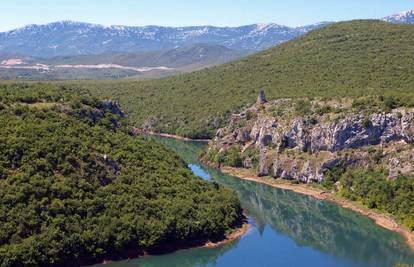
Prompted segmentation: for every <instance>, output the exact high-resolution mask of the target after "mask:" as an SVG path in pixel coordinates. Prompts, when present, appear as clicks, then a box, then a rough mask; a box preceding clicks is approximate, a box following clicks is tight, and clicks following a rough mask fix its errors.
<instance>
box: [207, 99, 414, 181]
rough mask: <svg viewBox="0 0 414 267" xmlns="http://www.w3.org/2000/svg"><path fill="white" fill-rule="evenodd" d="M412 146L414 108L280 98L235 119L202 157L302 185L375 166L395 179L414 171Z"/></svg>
mask: <svg viewBox="0 0 414 267" xmlns="http://www.w3.org/2000/svg"><path fill="white" fill-rule="evenodd" d="M413 144H414V108H408V107H404V108H403V107H400V108H393V107H391V108H390V107H387V106H385V108H382V109H381V108H377V109H368V108H367V107H362V108H361V107H358V106H357V105H355V101H354V102H352V101H351V100H349V99H341V100H336V101H322V100H312V101H311V100H305V99H301V100H291V99H279V100H274V101H270V102H266V103H265V102H259V101H258V103H256V104H255V105H254V106H252V107H249V108H247V109H245V110H243V111H242V112H241V113H238V114H233V115H232V116H231V119H230V123H229V125H228V126H226V127H224V128H222V129H219V130H218V131H217V134H216V137H215V138H214V140H213V141H212V142H211V144H210V148H209V150H208V152H207V153H206V155H205V158H206V159H207V160H209V161H213V162H216V163H217V164H226V165H233V166H236V167H245V168H254V169H255V170H256V172H257V175H259V176H273V177H280V178H286V179H296V180H300V181H303V182H311V181H322V180H323V179H324V177H325V175H326V173H327V172H328V171H330V170H333V169H334V168H347V167H350V166H361V167H367V166H372V165H374V164H375V165H376V166H377V167H378V166H380V167H381V168H386V169H388V172H389V177H390V178H395V177H397V176H398V175H400V174H404V175H410V174H412V173H413V172H414V149H413V148H414V146H413Z"/></svg>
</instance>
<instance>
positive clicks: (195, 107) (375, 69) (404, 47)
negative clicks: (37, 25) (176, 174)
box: [72, 21, 414, 137]
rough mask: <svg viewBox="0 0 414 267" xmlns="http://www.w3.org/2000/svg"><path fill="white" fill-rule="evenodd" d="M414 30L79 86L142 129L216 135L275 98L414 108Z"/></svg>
mask: <svg viewBox="0 0 414 267" xmlns="http://www.w3.org/2000/svg"><path fill="white" fill-rule="evenodd" d="M413 44H414V26H413V25H393V24H389V23H386V22H381V21H350V22H341V23H337V24H332V25H329V26H326V27H324V28H322V29H319V30H315V31H312V32H310V33H308V34H306V35H304V36H302V37H299V38H297V39H295V40H292V41H289V42H286V43H284V44H282V45H279V46H276V47H274V48H272V49H269V50H266V51H263V52H261V53H258V54H255V55H252V56H249V57H247V58H245V59H242V60H239V61H235V62H231V63H227V64H224V65H221V66H218V67H212V68H208V69H205V70H201V71H197V72H193V73H190V74H184V75H179V76H175V77H169V78H164V79H159V80H152V81H144V82H112V83H111V82H109V83H94V82H90V83H83V84H81V83H73V84H72V85H74V86H75V87H82V88H89V89H91V92H92V93H93V94H96V95H101V96H105V97H108V96H111V97H115V98H119V99H120V101H121V103H123V104H124V106H126V107H127V108H128V110H129V111H130V113H131V117H132V119H133V120H134V122H135V123H136V124H137V125H141V124H143V123H144V122H152V124H153V125H155V126H154V129H155V130H157V131H162V132H168V133H177V134H180V135H185V136H190V137H207V136H211V135H212V134H213V132H214V129H216V128H217V127H218V125H219V124H220V123H222V122H223V120H224V119H225V115H226V114H228V113H229V112H230V111H232V110H235V109H239V108H240V107H242V106H245V105H246V104H251V103H252V102H254V101H255V99H256V96H257V93H258V91H259V89H260V88H264V89H265V91H266V94H267V96H268V98H280V97H303V96H309V97H328V98H330V97H345V96H352V97H356V96H361V95H379V94H381V95H390V94H391V95H393V96H395V97H396V98H399V99H402V100H403V102H404V104H413V103H414V71H413V70H414V45H413Z"/></svg>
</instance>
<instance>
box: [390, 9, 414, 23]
mask: <svg viewBox="0 0 414 267" xmlns="http://www.w3.org/2000/svg"><path fill="white" fill-rule="evenodd" d="M383 20H385V21H388V22H391V23H406V24H414V9H412V10H409V11H405V12H402V13H398V14H395V15H392V16H388V17H385V18H384V19H383Z"/></svg>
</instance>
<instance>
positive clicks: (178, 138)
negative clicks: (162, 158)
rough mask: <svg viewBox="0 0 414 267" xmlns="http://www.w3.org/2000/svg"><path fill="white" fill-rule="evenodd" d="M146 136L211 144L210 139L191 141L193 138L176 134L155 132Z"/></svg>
mask: <svg viewBox="0 0 414 267" xmlns="http://www.w3.org/2000/svg"><path fill="white" fill-rule="evenodd" d="M146 134H149V135H154V136H160V137H167V138H174V139H177V140H182V141H191V142H203V143H208V142H210V139H191V138H187V137H183V136H180V135H175V134H166V133H155V132H147V133H146Z"/></svg>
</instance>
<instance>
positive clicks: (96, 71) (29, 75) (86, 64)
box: [0, 44, 251, 80]
mask: <svg viewBox="0 0 414 267" xmlns="http://www.w3.org/2000/svg"><path fill="white" fill-rule="evenodd" d="M250 53H251V51H247V50H233V49H229V48H227V47H224V46H220V45H209V44H194V45H190V46H186V47H180V48H174V49H168V50H160V51H150V52H139V53H115V52H107V53H104V54H99V55H79V56H58V57H53V58H38V57H29V56H21V55H14V54H3V55H0V78H2V79H16V78H19V79H29V80H63V79H67V80H71V79H78V80H82V79H121V78H138V79H148V78H160V77H165V76H171V75H175V74H179V73H183V72H190V71H194V70H198V69H202V68H205V67H209V66H214V65H219V64H222V63H226V62H229V61H231V60H235V59H239V58H242V57H243V56H246V55H248V54H250Z"/></svg>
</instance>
